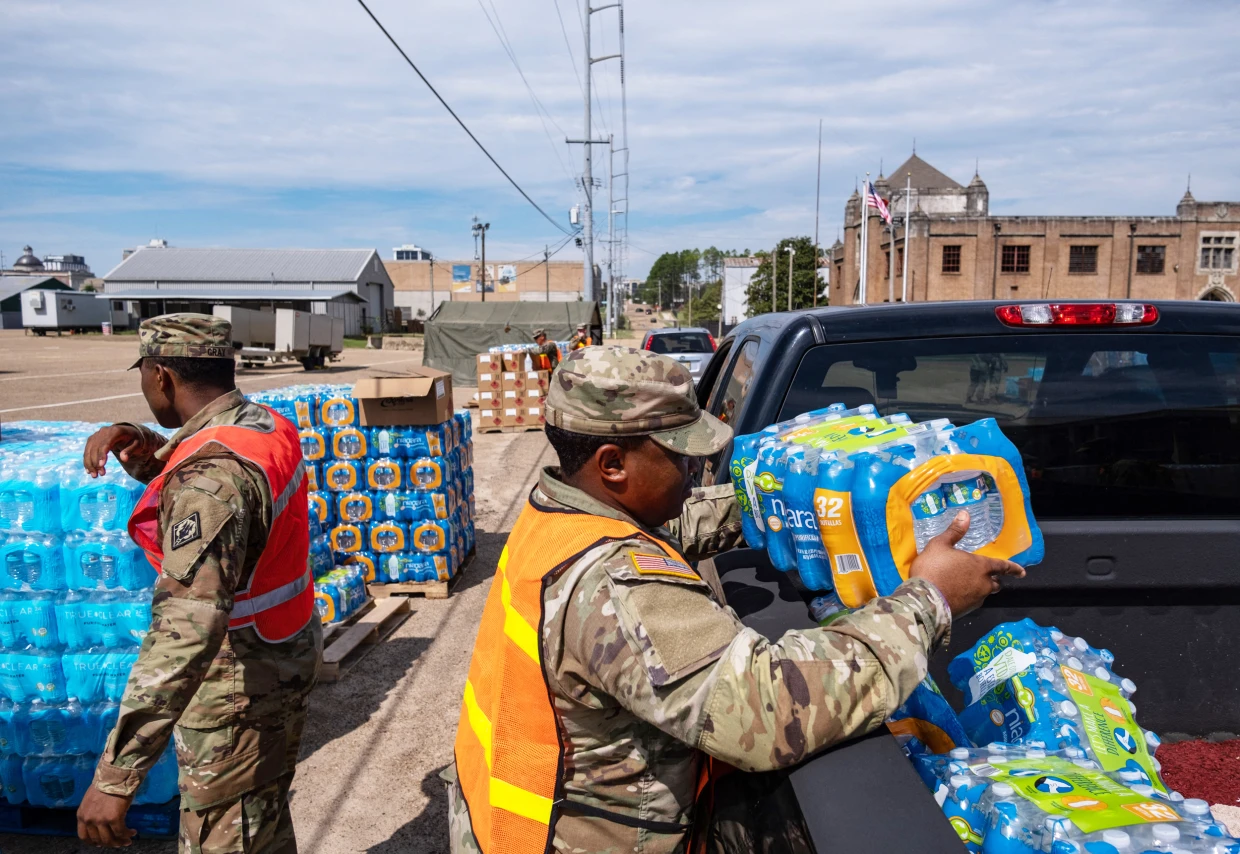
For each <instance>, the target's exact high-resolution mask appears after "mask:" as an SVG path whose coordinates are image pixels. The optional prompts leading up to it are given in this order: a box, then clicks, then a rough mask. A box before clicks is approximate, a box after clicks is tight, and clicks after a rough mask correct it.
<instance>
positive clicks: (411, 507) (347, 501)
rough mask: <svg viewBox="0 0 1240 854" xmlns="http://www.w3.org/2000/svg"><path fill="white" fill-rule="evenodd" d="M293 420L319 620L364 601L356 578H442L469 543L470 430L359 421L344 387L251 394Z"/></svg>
mask: <svg viewBox="0 0 1240 854" xmlns="http://www.w3.org/2000/svg"><path fill="white" fill-rule="evenodd" d="M252 399H253V400H254V401H256V402H259V403H263V404H266V405H267V406H270V407H271V408H273V409H275V410H276V411H277V412H280V413H281V414H283V415H285V416H286V417H287V418H289V420H291V421H293V423H294V424H296V425H297V427H298V429H299V430H300V434H301V448H302V456H303V457H304V459H305V461H306V467H307V471H308V473H309V478H310V498H309V501H310V519H311V543H310V555H311V563H312V567H313V572H314V575H315V578H316V579H317V581H316V585H315V592H316V603H317V607H318V609H319V613H320V615H321V616H322V617H323V619H324V622H336V621H339V620H342V619H346V618H348V617H349V616H350V615H351V614H352V613H354V612H355V611H356V610H357V608H358V607H360V606H361V605H362V604H363V603H364V602H365V601H366V595H365V587H364V584H365V583H380V584H391V583H402V582H447V581H448V580H450V579H452V578H453V577H454V576H455V575H456V574H457V573H458V572H459V571H460V569H461V568H462V566H463V565H464V564H465V562H466V560H467V559H468V557H469V555H471V554H472V553H473V550H474V536H475V531H474V474H473V432H472V423H471V420H470V417H469V414H468V413H467V412H458V413H456V414H455V415H454V416H453V417H452V418H451V419H449V420H447V421H444V422H443V423H441V424H433V425H422V426H408V427H363V426H361V424H360V422H359V418H358V411H359V410H358V405H357V400H356V399H355V398H353V397H352V395H351V391H350V387H349V386H341V385H303V386H293V387H288V388H281V389H276V390H274V391H266V392H262V393H260V394H257V395H253V396H252Z"/></svg>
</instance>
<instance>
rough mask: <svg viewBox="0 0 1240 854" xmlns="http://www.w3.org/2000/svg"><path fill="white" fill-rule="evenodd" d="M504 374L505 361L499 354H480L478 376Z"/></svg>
mask: <svg viewBox="0 0 1240 854" xmlns="http://www.w3.org/2000/svg"><path fill="white" fill-rule="evenodd" d="M503 372H504V360H503V359H502V358H501V357H500V354H499V353H479V354H478V374H479V375H482V374H502V373H503Z"/></svg>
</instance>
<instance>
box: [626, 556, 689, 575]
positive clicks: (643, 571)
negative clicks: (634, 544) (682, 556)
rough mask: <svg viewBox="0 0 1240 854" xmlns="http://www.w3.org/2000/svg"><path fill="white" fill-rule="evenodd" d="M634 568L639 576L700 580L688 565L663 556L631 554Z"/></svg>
mask: <svg viewBox="0 0 1240 854" xmlns="http://www.w3.org/2000/svg"><path fill="white" fill-rule="evenodd" d="M629 558H630V559H631V560H632V561H633V568H634V569H636V570H637V573H638V575H671V576H675V577H678V578H691V579H697V578H699V576H698V574H697V573H696V572H694V571H693V570H692V569H690V568H689V566H688V565H687V564H684V563H681V562H680V561H678V560H672V559H671V558H667V557H664V556H663V555H648V554H630V555H629Z"/></svg>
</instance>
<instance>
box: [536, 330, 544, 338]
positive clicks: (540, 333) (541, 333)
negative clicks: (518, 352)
mask: <svg viewBox="0 0 1240 854" xmlns="http://www.w3.org/2000/svg"><path fill="white" fill-rule="evenodd" d="M546 334H547V330H545V329H535V330H534V337H535V338H541V337H542V336H544V335H546Z"/></svg>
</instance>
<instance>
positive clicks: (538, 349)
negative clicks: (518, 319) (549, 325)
mask: <svg viewBox="0 0 1240 854" xmlns="http://www.w3.org/2000/svg"><path fill="white" fill-rule="evenodd" d="M525 352H526V353H528V354H529V355H530V356H531V357H533V358H534V360H535V361H534V365H535V370H541V371H554V370H555V367H556V365H558V364H560V348H559V347H557V346H556V345H555V342H554V341H548V340H547V333H546V331H545V330H542V329H535V330H534V346H533V347H529V348H527V349H526V351H525ZM540 356H543V357H546V360H547V361H546V364H545V365H543V366H541V367H539V363H538V357H540Z"/></svg>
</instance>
